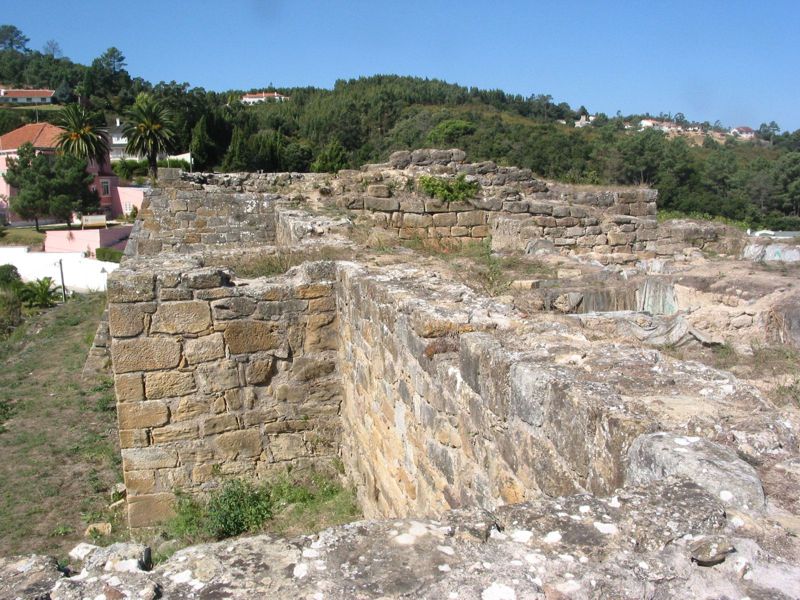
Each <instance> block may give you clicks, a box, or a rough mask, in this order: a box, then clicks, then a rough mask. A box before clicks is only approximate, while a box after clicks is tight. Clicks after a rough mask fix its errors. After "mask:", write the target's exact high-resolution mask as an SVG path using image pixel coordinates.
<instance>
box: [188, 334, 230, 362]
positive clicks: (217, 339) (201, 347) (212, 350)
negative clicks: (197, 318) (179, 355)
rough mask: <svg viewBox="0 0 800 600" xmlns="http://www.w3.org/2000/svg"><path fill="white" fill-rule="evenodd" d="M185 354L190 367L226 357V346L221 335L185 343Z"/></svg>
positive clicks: (208, 336)
mask: <svg viewBox="0 0 800 600" xmlns="http://www.w3.org/2000/svg"><path fill="white" fill-rule="evenodd" d="M184 354H185V355H186V360H187V361H188V362H189V364H190V365H194V364H197V363H201V362H207V361H209V360H214V359H217V358H224V357H225V344H224V342H223V338H222V334H221V333H212V334H211V335H205V336H203V337H199V338H194V339H187V340H185V341H184Z"/></svg>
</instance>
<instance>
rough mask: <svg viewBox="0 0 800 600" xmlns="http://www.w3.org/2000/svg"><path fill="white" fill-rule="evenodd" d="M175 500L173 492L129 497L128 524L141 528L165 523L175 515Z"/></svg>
mask: <svg viewBox="0 0 800 600" xmlns="http://www.w3.org/2000/svg"><path fill="white" fill-rule="evenodd" d="M174 502H175V496H174V495H173V494H148V495H146V496H134V497H131V498H128V526H129V527H130V528H131V529H139V528H142V527H154V526H156V525H159V524H163V523H165V522H166V521H168V520H169V519H171V518H172V517H173V516H175V510H174V508H173V504H174Z"/></svg>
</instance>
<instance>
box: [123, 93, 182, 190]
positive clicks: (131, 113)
mask: <svg viewBox="0 0 800 600" xmlns="http://www.w3.org/2000/svg"><path fill="white" fill-rule="evenodd" d="M125 118H126V122H125V126H124V127H123V129H122V132H123V134H124V135H125V137H126V138H128V145H127V147H126V152H128V153H129V154H136V155H139V156H144V157H145V158H146V159H147V165H148V170H149V173H150V178H151V179H152V180H153V181H155V180H156V179H157V178H158V155H159V154H162V153H165V152H167V151H168V150H169V149H170V148H171V142H172V138H173V137H174V135H175V133H174V128H173V127H174V126H173V121H172V115H171V114H170V113H169V111H168V110H167V109H166V108H165V107H164V106H163V105H162V104H161V103H160V102H159V101H158V100H157V99H156V98H154V97H153V96H151V95H150V94H147V93H144V92H143V93H141V94H139V95H138V96H137V97H136V102H134V103H133V106H131V108H130V110H128V112H127V113H126V115H125Z"/></svg>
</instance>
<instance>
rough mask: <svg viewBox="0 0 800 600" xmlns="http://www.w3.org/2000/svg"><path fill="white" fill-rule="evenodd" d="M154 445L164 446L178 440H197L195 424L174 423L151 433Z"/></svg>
mask: <svg viewBox="0 0 800 600" xmlns="http://www.w3.org/2000/svg"><path fill="white" fill-rule="evenodd" d="M152 436H153V443H154V444H166V443H168V442H177V441H180V440H194V439H197V424H196V423H192V422H187V423H175V424H174V425H167V426H166V427H159V428H157V429H153V431H152Z"/></svg>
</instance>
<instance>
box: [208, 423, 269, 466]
mask: <svg viewBox="0 0 800 600" xmlns="http://www.w3.org/2000/svg"><path fill="white" fill-rule="evenodd" d="M213 446H214V449H215V450H216V452H217V454H218V455H219V456H220V457H221V458H223V459H225V460H235V459H237V458H243V457H255V456H258V455H259V454H261V435H260V434H259V433H258V431H256V430H254V429H246V430H243V431H229V432H227V433H221V434H219V435H218V436H217V437H216V438H214V441H213Z"/></svg>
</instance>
